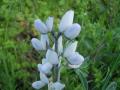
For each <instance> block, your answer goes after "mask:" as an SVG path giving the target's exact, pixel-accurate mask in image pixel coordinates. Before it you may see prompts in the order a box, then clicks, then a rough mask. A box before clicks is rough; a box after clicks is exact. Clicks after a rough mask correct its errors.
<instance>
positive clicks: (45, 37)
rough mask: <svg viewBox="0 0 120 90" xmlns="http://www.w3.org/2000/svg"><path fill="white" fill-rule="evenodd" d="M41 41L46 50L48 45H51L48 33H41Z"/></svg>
mask: <svg viewBox="0 0 120 90" xmlns="http://www.w3.org/2000/svg"><path fill="white" fill-rule="evenodd" d="M41 43H42V47H43V48H44V49H45V50H46V49H47V45H49V38H48V35H47V34H42V35H41Z"/></svg>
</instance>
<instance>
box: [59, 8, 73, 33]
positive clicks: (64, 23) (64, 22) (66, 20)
mask: <svg viewBox="0 0 120 90" xmlns="http://www.w3.org/2000/svg"><path fill="white" fill-rule="evenodd" d="M73 18H74V11H73V10H69V11H67V12H66V13H65V14H64V16H63V17H62V19H61V21H60V24H59V31H60V32H63V31H65V30H66V29H67V28H68V27H70V26H71V25H72V24H73Z"/></svg>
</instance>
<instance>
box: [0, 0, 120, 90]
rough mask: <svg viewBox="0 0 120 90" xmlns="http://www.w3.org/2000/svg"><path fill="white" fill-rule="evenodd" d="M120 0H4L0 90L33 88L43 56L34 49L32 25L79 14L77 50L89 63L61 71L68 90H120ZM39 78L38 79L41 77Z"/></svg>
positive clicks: (0, 12) (0, 20)
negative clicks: (64, 15) (71, 13)
mask: <svg viewBox="0 0 120 90" xmlns="http://www.w3.org/2000/svg"><path fill="white" fill-rule="evenodd" d="M119 5H120V0H1V1H0V90H33V88H32V87H31V83H32V82H33V81H35V80H37V79H38V78H39V74H36V72H37V64H38V63H39V62H41V60H40V59H41V58H42V57H43V54H44V52H43V53H38V52H35V51H34V49H32V47H31V45H30V40H31V38H32V37H37V36H38V34H37V33H36V31H35V29H34V27H33V22H34V20H35V19H36V18H41V19H42V20H45V19H46V18H47V17H48V16H51V15H52V16H54V17H55V22H54V23H55V26H54V27H55V28H57V26H58V23H59V21H60V17H61V16H62V15H63V14H64V13H65V12H66V11H67V10H69V9H73V10H74V11H75V19H74V21H75V22H78V23H79V24H80V25H81V27H82V31H81V33H80V35H79V37H78V38H76V39H77V40H78V41H79V43H78V50H77V51H78V52H80V53H81V54H82V55H84V57H85V58H86V62H85V63H84V64H83V65H82V66H81V68H79V69H77V70H72V71H71V70H69V69H67V68H63V69H62V82H65V84H66V88H65V90H120V76H119V75H120V70H119V67H120V7H119ZM37 75H38V76H37Z"/></svg>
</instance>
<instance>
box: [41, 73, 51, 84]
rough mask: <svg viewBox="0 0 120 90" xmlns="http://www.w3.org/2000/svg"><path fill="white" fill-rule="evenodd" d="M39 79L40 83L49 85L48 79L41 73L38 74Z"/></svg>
mask: <svg viewBox="0 0 120 90" xmlns="http://www.w3.org/2000/svg"><path fill="white" fill-rule="evenodd" d="M40 79H41V81H42V82H44V83H46V84H48V83H49V79H48V78H47V76H46V75H45V74H44V73H43V72H40Z"/></svg>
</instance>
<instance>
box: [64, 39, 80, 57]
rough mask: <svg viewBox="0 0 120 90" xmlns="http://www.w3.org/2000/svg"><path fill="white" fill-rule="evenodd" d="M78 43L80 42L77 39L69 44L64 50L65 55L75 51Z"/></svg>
mask: <svg viewBox="0 0 120 90" xmlns="http://www.w3.org/2000/svg"><path fill="white" fill-rule="evenodd" d="M77 43H78V42H77V41H74V42H71V43H69V44H68V45H67V47H66V48H65V50H64V57H68V56H70V54H71V53H72V52H75V50H76V48H77Z"/></svg>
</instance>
